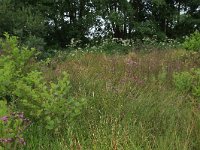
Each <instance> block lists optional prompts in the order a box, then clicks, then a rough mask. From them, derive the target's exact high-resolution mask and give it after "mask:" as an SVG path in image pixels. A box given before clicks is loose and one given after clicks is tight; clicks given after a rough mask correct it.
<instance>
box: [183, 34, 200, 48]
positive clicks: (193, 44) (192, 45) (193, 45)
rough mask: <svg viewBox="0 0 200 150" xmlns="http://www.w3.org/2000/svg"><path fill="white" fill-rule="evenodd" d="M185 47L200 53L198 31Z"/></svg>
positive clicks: (192, 35)
mask: <svg viewBox="0 0 200 150" xmlns="http://www.w3.org/2000/svg"><path fill="white" fill-rule="evenodd" d="M183 47H184V48H185V49H186V50H189V51H200V32H198V31H196V32H195V33H193V34H191V36H190V37H187V38H186V40H185V42H184V43H183Z"/></svg>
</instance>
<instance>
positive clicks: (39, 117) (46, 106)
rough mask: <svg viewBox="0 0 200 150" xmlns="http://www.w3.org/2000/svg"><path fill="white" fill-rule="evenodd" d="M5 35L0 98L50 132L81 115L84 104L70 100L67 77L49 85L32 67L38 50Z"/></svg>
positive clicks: (1, 59)
mask: <svg viewBox="0 0 200 150" xmlns="http://www.w3.org/2000/svg"><path fill="white" fill-rule="evenodd" d="M5 36H6V40H5V41H4V40H2V41H1V46H2V49H3V52H2V53H3V56H1V57H0V62H1V66H0V73H1V77H0V81H1V85H0V97H1V99H5V100H7V101H8V102H13V103H14V106H15V109H17V110H20V111H22V112H24V113H25V114H26V115H27V116H28V117H30V118H31V119H32V120H33V121H35V122H42V123H43V125H44V127H46V128H48V129H50V130H51V129H57V130H58V129H61V127H62V126H63V125H65V123H70V121H71V120H73V119H74V118H75V117H76V116H77V115H79V114H80V110H81V108H82V105H83V104H85V101H84V100H82V99H81V100H80V101H76V100H74V99H72V98H70V97H69V80H68V78H67V74H66V73H63V77H62V78H60V79H59V80H57V82H51V83H49V84H48V82H46V81H45V79H44V77H43V75H42V73H41V72H40V71H38V70H36V69H34V67H32V66H31V65H30V64H29V63H30V61H31V58H32V56H33V54H34V51H35V50H34V49H31V50H29V49H28V48H26V47H19V46H18V41H17V38H16V37H10V36H9V35H8V34H5ZM28 64H29V65H28Z"/></svg>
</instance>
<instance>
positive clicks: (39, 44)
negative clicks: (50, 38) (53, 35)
mask: <svg viewBox="0 0 200 150" xmlns="http://www.w3.org/2000/svg"><path fill="white" fill-rule="evenodd" d="M24 44H25V45H26V46H28V48H35V49H37V50H40V51H44V47H45V45H46V43H45V42H44V39H43V38H40V37H36V36H29V37H28V38H27V39H26V40H25V42H24Z"/></svg>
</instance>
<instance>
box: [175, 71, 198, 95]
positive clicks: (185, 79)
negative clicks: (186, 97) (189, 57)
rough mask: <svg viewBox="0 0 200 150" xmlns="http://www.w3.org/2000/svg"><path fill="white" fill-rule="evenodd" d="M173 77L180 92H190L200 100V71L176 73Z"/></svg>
mask: <svg viewBox="0 0 200 150" xmlns="http://www.w3.org/2000/svg"><path fill="white" fill-rule="evenodd" d="M173 77H174V83H175V86H176V87H177V89H178V90H180V91H184V92H188V93H190V94H192V95H193V96H195V97H198V98H200V69H191V71H190V72H187V71H185V72H180V73H175V74H174V76H173Z"/></svg>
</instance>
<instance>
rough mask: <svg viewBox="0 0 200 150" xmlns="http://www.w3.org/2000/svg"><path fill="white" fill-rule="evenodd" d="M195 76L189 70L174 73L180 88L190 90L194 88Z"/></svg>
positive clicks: (176, 83)
mask: <svg viewBox="0 0 200 150" xmlns="http://www.w3.org/2000/svg"><path fill="white" fill-rule="evenodd" d="M192 81H193V77H192V75H191V74H190V73H189V72H181V73H175V74H174V83H175V86H176V88H177V89H178V90H180V91H185V92H188V91H190V90H191V88H192Z"/></svg>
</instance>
